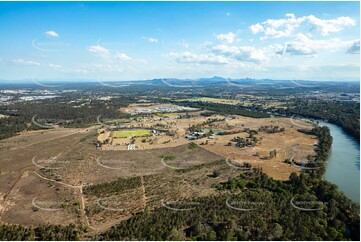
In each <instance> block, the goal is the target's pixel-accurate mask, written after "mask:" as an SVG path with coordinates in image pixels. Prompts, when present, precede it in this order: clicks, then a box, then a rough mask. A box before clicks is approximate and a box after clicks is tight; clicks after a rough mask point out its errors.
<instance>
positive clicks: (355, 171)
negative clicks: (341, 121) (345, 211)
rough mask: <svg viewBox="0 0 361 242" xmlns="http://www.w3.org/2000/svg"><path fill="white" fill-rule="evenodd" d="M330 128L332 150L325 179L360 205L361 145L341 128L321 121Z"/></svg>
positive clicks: (322, 124) (321, 123)
mask: <svg viewBox="0 0 361 242" xmlns="http://www.w3.org/2000/svg"><path fill="white" fill-rule="evenodd" d="M319 125H320V126H327V127H329V128H330V131H331V135H332V137H333V142H332V149H331V153H330V156H329V158H328V160H327V166H326V173H325V175H324V178H325V179H326V180H327V181H329V182H332V183H334V184H336V185H337V186H338V187H339V189H340V190H341V191H342V192H343V193H344V194H345V195H346V196H347V197H348V198H350V199H351V200H353V201H354V202H357V203H360V145H359V143H358V142H357V140H356V139H354V138H353V137H351V136H350V135H348V134H347V133H346V132H344V131H343V130H342V128H341V127H339V126H337V125H334V124H330V123H326V122H323V121H319Z"/></svg>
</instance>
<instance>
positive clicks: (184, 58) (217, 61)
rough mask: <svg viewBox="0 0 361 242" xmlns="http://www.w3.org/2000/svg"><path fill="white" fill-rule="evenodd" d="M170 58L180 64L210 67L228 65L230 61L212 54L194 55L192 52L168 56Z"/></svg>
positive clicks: (172, 53)
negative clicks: (207, 65) (206, 65)
mask: <svg viewBox="0 0 361 242" xmlns="http://www.w3.org/2000/svg"><path fill="white" fill-rule="evenodd" d="M168 56H169V57H171V58H174V59H175V60H176V61H177V62H178V63H188V64H189V63H192V64H209V65H222V64H227V63H228V60H227V58H225V57H222V56H216V55H212V54H200V55H197V54H193V53H191V52H182V53H174V52H171V53H169V54H168Z"/></svg>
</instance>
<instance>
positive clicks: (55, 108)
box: [0, 96, 133, 139]
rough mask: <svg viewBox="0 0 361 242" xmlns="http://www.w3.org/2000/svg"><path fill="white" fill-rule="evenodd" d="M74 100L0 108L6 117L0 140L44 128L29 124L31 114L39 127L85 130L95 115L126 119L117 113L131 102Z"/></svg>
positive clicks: (0, 122) (0, 127)
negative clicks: (57, 126)
mask: <svg viewBox="0 0 361 242" xmlns="http://www.w3.org/2000/svg"><path fill="white" fill-rule="evenodd" d="M74 98H77V96H74V97H73V96H72V97H62V98H55V99H49V100H42V101H32V102H21V103H14V104H11V105H6V106H0V113H1V114H4V115H8V116H9V117H8V118H1V119H0V131H1V132H0V139H5V138H8V137H11V136H14V135H15V134H16V133H18V132H21V131H23V130H25V129H29V130H38V129H44V127H40V126H38V125H36V124H34V123H33V122H32V119H33V117H34V116H35V115H36V116H35V118H34V120H35V121H36V122H37V123H39V124H41V125H45V126H46V124H48V123H50V124H56V125H60V126H63V127H86V126H88V125H90V124H94V123H97V117H98V116H99V115H101V119H102V120H105V119H118V118H126V117H129V115H128V114H125V113H121V112H120V111H119V108H121V107H127V106H128V105H129V103H131V102H132V101H133V98H129V97H118V98H114V99H111V100H108V101H103V100H91V101H86V100H87V99H86V98H85V101H80V103H73V102H71V101H74ZM83 98H84V97H83ZM49 127H51V126H49Z"/></svg>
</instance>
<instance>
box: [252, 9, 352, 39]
mask: <svg viewBox="0 0 361 242" xmlns="http://www.w3.org/2000/svg"><path fill="white" fill-rule="evenodd" d="M302 24H305V26H311V29H310V30H314V31H316V32H318V33H320V34H321V35H323V36H326V35H329V34H330V33H335V32H340V31H342V30H343V29H344V27H347V26H354V25H355V24H356V23H355V20H353V19H351V18H350V17H338V18H336V19H328V20H324V19H319V18H317V17H315V16H314V15H309V16H303V17H300V18H297V17H296V16H295V14H293V13H287V14H286V15H285V18H281V19H268V20H266V21H264V22H262V23H256V24H254V25H251V26H250V27H249V28H250V31H251V32H252V33H253V34H258V33H264V36H263V37H261V39H267V38H281V37H289V36H291V35H292V34H293V33H294V31H295V30H296V29H297V28H299V27H301V25H302Z"/></svg>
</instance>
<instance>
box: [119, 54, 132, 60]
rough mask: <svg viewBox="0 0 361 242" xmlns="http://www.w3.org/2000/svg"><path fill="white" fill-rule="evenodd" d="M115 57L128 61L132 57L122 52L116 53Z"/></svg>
mask: <svg viewBox="0 0 361 242" xmlns="http://www.w3.org/2000/svg"><path fill="white" fill-rule="evenodd" d="M116 58H119V59H121V60H122V61H130V60H132V58H130V57H129V56H127V55H126V54H124V53H118V54H116Z"/></svg>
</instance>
